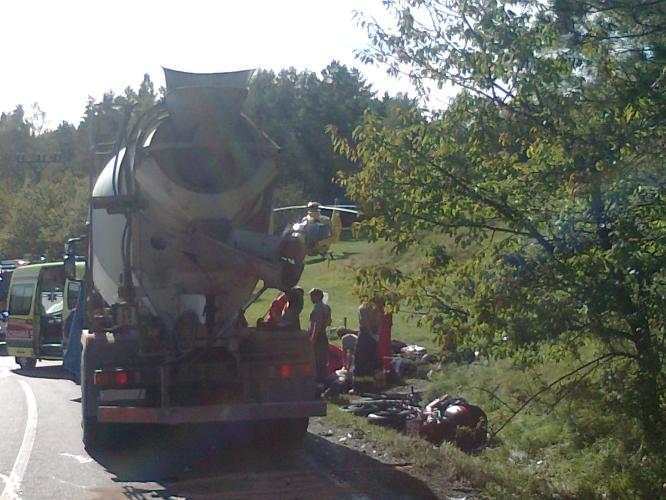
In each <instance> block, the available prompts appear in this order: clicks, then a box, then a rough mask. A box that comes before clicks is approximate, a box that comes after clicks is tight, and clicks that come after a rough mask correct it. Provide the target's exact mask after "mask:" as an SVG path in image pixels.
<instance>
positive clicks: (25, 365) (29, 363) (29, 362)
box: [14, 356, 37, 370]
mask: <svg viewBox="0 0 666 500" xmlns="http://www.w3.org/2000/svg"><path fill="white" fill-rule="evenodd" d="M14 359H15V360H16V364H17V365H19V366H20V367H21V370H32V369H33V368H34V367H35V366H37V359H36V358H24V357H23V356H16V358H14Z"/></svg>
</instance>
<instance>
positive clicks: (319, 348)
mask: <svg viewBox="0 0 666 500" xmlns="http://www.w3.org/2000/svg"><path fill="white" fill-rule="evenodd" d="M310 300H311V301H312V304H313V307H312V312H311V313H310V328H309V329H308V335H309V337H310V342H312V347H313V348H314V357H315V369H316V373H317V382H318V383H320V384H323V383H324V380H325V379H326V365H327V363H328V338H327V337H326V328H327V327H328V326H329V325H330V324H331V308H330V307H329V306H328V305H326V304H324V302H323V300H324V292H323V291H322V290H320V289H319V288H313V289H312V290H310Z"/></svg>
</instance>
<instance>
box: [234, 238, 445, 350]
mask: <svg viewBox="0 0 666 500" xmlns="http://www.w3.org/2000/svg"><path fill="white" fill-rule="evenodd" d="M331 250H332V251H333V254H334V256H335V258H334V259H333V260H330V259H323V258H321V257H308V258H307V260H306V265H305V271H304V272H303V276H302V278H301V281H300V283H299V286H301V287H303V289H304V290H305V292H306V294H307V292H308V290H310V289H311V288H314V287H317V288H321V289H322V290H324V291H325V292H326V293H328V296H329V298H328V304H329V305H330V306H331V311H332V314H333V326H334V327H337V326H344V325H345V321H346V324H347V327H348V328H352V329H357V328H358V305H359V301H358V298H357V297H355V296H354V295H353V293H352V289H353V287H354V268H357V267H362V266H363V265H366V264H370V263H377V262H380V261H381V262H386V261H388V260H396V259H398V257H395V256H392V255H391V254H390V252H389V247H388V245H387V244H386V243H380V242H378V243H368V242H367V241H361V240H350V241H340V242H338V243H336V244H334V245H333V246H332V248H331ZM412 257H413V256H407V257H405V258H403V261H404V263H405V265H407V266H409V265H411V258H412ZM276 294H277V292H274V291H270V290H269V291H267V292H266V293H265V294H264V295H263V296H262V297H261V298H260V299H259V300H258V301H257V302H256V303H254V304H253V305H252V306H251V307H250V308H249V309H248V312H247V314H246V317H247V319H248V321H249V322H250V323H253V322H255V321H256V320H257V318H260V317H261V316H263V314H264V313H265V312H266V310H267V309H268V306H269V305H270V303H271V301H272V300H273V298H274V297H275V295H276ZM311 308H312V307H311V304H310V302H309V299H308V298H307V297H306V304H305V308H304V309H303V313H302V314H301V325H302V326H303V328H305V327H306V325H307V321H308V317H309V314H310V310H311ZM393 338H394V339H399V340H402V341H403V342H406V343H408V344H419V345H422V346H423V347H426V348H428V349H429V350H431V351H432V350H435V349H436V345H435V342H434V339H433V338H432V337H431V335H430V334H429V332H428V331H427V329H425V328H423V327H418V326H417V325H416V319H415V317H414V315H412V314H409V313H408V312H400V313H398V314H396V315H395V316H394V318H393Z"/></svg>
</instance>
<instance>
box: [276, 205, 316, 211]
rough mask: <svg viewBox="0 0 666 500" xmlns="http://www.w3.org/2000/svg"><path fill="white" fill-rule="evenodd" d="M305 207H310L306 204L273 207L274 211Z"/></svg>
mask: <svg viewBox="0 0 666 500" xmlns="http://www.w3.org/2000/svg"><path fill="white" fill-rule="evenodd" d="M303 208H308V207H307V206H306V205H294V206H291V207H277V208H274V209H273V212H283V211H285V210H300V209H303Z"/></svg>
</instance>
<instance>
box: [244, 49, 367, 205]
mask: <svg viewBox="0 0 666 500" xmlns="http://www.w3.org/2000/svg"><path fill="white" fill-rule="evenodd" d="M376 106H377V101H376V99H375V98H374V94H373V92H372V90H371V88H370V86H369V85H368V84H367V83H366V82H365V81H364V80H363V78H362V77H361V74H360V73H359V72H358V70H356V69H353V68H352V69H349V68H347V67H346V66H345V65H342V64H340V63H338V62H336V61H333V62H331V64H329V65H328V66H327V67H326V68H325V69H324V70H322V72H321V78H319V77H318V76H317V75H316V74H315V73H313V72H310V71H302V72H298V71H297V70H296V69H294V68H290V69H288V70H282V71H280V72H279V73H278V74H277V75H276V74H275V73H273V72H272V71H259V72H257V74H256V75H255V77H254V78H253V80H252V81H251V84H250V92H249V95H248V99H247V109H248V114H249V115H250V116H251V117H252V119H253V120H254V121H255V122H256V123H257V125H258V126H259V127H260V128H261V129H263V130H265V131H266V133H267V134H268V135H269V136H271V137H272V138H273V139H274V140H275V141H276V142H277V143H278V144H279V145H280V147H281V148H282V153H281V155H280V157H279V160H278V161H279V167H280V170H281V172H282V173H283V175H282V179H283V182H282V185H281V187H282V188H283V189H282V192H283V193H285V194H287V195H288V197H290V198H294V199H291V200H286V199H285V200H280V201H282V202H291V201H294V202H296V201H300V202H303V201H305V200H304V198H303V196H307V197H308V198H309V199H316V200H321V201H327V202H332V201H333V200H334V198H336V197H338V196H341V195H342V194H343V190H342V189H341V188H340V187H339V186H337V185H336V184H335V183H334V182H333V179H334V177H335V174H336V172H337V171H346V172H350V171H353V170H355V166H354V165H353V164H352V162H350V161H349V160H348V159H347V158H345V157H342V156H340V155H338V154H336V153H335V152H334V150H333V147H332V146H331V141H330V139H329V137H328V135H327V133H326V129H327V127H329V126H333V127H335V128H336V129H338V130H339V131H340V134H342V135H344V136H345V137H350V136H351V131H352V130H353V127H354V126H355V125H356V124H358V123H360V120H361V118H362V117H363V113H364V112H365V111H366V110H367V109H370V108H373V107H376ZM285 185H288V186H290V187H289V189H288V193H290V194H288V193H286V191H285V189H284V186H285ZM299 197H300V199H298V198H299Z"/></svg>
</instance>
